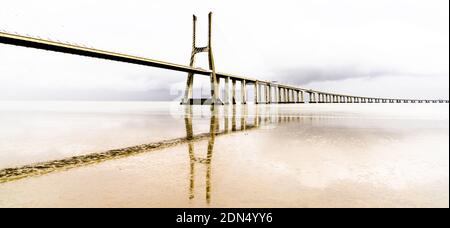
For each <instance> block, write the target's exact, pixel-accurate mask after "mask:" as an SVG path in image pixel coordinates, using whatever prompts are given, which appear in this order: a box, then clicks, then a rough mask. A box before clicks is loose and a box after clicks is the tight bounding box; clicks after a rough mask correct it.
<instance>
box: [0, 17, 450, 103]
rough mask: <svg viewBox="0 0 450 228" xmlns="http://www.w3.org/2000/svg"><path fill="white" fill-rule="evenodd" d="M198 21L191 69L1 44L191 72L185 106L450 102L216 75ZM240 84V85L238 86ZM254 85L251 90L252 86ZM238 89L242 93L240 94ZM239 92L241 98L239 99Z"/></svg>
mask: <svg viewBox="0 0 450 228" xmlns="http://www.w3.org/2000/svg"><path fill="white" fill-rule="evenodd" d="M196 22H197V17H196V16H194V17H193V42H192V52H191V58H190V63H189V66H185V65H180V64H174V63H169V62H164V61H160V60H153V59H147V58H142V57H138V56H132V55H127V54H121V53H115V52H110V51H104V50H99V49H96V48H91V47H86V46H82V45H77V44H70V43H63V42H60V41H52V40H50V39H42V38H35V37H30V36H22V35H18V34H12V33H7V32H5V31H3V32H1V31H0V43H3V44H9V45H17V46H22V47H29V48H37V49H42V50H49V51H55V52H61V53H68V54H74V55H81V56H87V57H93V58H100V59H106V60H111V61H117V62H125V63H131V64H138V65H143V66H150V67H157V68H162V69H168V70H174V71H180V72H186V73H188V76H187V83H186V90H185V94H184V98H183V100H182V102H181V103H182V104H236V103H238V102H240V103H242V104H247V103H248V92H249V89H252V90H253V96H254V103H255V104H270V103H276V104H279V103H448V102H449V101H448V100H442V99H441V100H429V99H400V98H379V97H378V98H377V97H365V96H356V95H348V94H347V95H346V94H338V93H332V92H325V91H317V90H312V89H305V88H301V87H298V86H292V85H286V84H281V83H275V82H271V81H266V80H260V79H256V78H251V77H247V76H238V75H234V74H229V73H220V72H216V69H215V65H214V58H213V51H212V39H211V37H212V14H211V13H210V14H209V27H208V28H209V30H208V44H207V46H203V47H199V46H197V45H196ZM203 52H205V53H208V61H209V70H205V69H201V68H196V67H195V66H194V64H195V57H196V55H197V54H200V53H203ZM195 74H198V75H204V76H209V77H210V81H211V98H209V99H202V98H200V99H195V98H194V96H193V85H194V75H195ZM221 81H223V82H224V87H223V88H222V89H223V90H224V94H223V95H221V94H220V90H221V83H222V82H221ZM238 83H239V85H237V84H238ZM230 84H231V88H230ZM249 85H250V87H249ZM237 86H239V87H240V91H237V88H236V87H237ZM237 92H239V94H240V96H239V97H238V96H237V94H238V93H237Z"/></svg>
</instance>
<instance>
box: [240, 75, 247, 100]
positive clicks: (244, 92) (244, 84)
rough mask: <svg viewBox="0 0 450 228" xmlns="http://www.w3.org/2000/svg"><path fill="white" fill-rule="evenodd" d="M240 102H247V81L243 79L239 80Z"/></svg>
mask: <svg viewBox="0 0 450 228" xmlns="http://www.w3.org/2000/svg"><path fill="white" fill-rule="evenodd" d="M241 103H242V104H247V82H246V81H245V80H242V81H241Z"/></svg>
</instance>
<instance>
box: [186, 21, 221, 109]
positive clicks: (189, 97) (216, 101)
mask: <svg viewBox="0 0 450 228" xmlns="http://www.w3.org/2000/svg"><path fill="white" fill-rule="evenodd" d="M196 28H197V17H196V16H195V15H193V23H192V31H193V33H192V52H191V59H190V61H189V67H191V68H193V67H194V63H195V56H196V55H197V54H199V53H202V52H207V53H208V62H209V70H210V71H211V73H210V78H211V98H210V99H207V100H206V101H203V99H202V98H201V99H197V100H199V101H200V102H199V103H200V104H202V105H203V104H210V105H223V102H222V101H221V100H220V98H219V79H218V77H217V75H216V68H215V65H214V57H213V52H212V41H211V36H212V13H211V12H210V13H209V14H208V45H207V46H206V47H197V46H196ZM193 85H194V73H192V72H190V73H188V77H187V81H186V90H185V94H184V98H183V100H182V101H181V104H184V105H191V104H197V103H198V102H197V101H196V100H195V99H194V98H193Z"/></svg>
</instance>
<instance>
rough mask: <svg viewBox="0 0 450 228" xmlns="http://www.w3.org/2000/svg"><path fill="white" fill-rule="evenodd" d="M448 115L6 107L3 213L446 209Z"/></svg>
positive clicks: (425, 108)
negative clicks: (123, 209)
mask: <svg viewBox="0 0 450 228" xmlns="http://www.w3.org/2000/svg"><path fill="white" fill-rule="evenodd" d="M448 116H449V106H448V104H301V105H300V104H288V105H258V106H255V105H246V106H241V105H237V106H220V107H216V108H213V109H211V107H199V106H196V107H191V108H187V107H184V106H180V105H178V104H176V103H164V102H1V105H0V126H2V127H1V128H0V180H2V181H0V207H6V206H12V207H53V206H57V207H67V206H68V207H205V206H211V207H448V202H449V198H448V194H449V193H448V192H449V175H448V170H449V164H448V163H449V153H448V151H449V139H448V138H449V135H448V134H449V120H448ZM174 139H177V140H176V141H171V140H174ZM178 139H179V140H178ZM161 142H164V143H161ZM171 142H172V143H171ZM137 145H155V148H154V149H151V150H148V151H147V152H146V151H145V149H142V148H147V147H134V146H137ZM123 148H126V149H124V150H123V151H126V152H127V153H125V154H124V153H122V154H120V153H118V152H117V150H120V149H123ZM152 148H153V147H152ZM111 151H113V152H111ZM114 151H116V152H114ZM105 154H106V155H105ZM99 157H101V159H98V158H99ZM89 159H92V160H89ZM9 168H14V169H15V170H12V171H10V172H9V173H7V172H2V171H4V170H6V169H9ZM2 173H3V174H5V173H7V174H8V175H6V174H5V175H3V176H1V175H2Z"/></svg>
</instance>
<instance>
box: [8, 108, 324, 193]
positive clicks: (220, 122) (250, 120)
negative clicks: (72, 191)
mask: <svg viewBox="0 0 450 228" xmlns="http://www.w3.org/2000/svg"><path fill="white" fill-rule="evenodd" d="M273 107H275V106H271V107H270V106H257V105H233V106H228V105H226V106H211V107H210V110H209V111H208V113H207V116H208V117H207V118H208V120H209V130H208V132H206V133H198V134H195V133H194V132H193V129H194V126H195V123H193V120H194V119H195V118H196V116H198V114H199V113H198V112H196V111H197V110H195V111H193V109H194V106H184V107H183V108H184V109H185V113H184V122H185V130H186V136H183V137H180V138H175V139H169V140H164V141H160V142H153V143H148V144H142V145H137V146H131V147H126V148H121V149H114V150H109V151H105V152H101V153H91V154H87V155H81V156H74V157H69V158H65V159H60V160H53V161H47V162H41V163H36V164H29V165H25V166H20V167H12V168H5V169H0V183H6V182H11V181H16V180H20V179H24V178H30V177H35V176H41V175H45V174H49V173H53V172H59V171H66V170H70V169H73V168H78V167H84V166H88V165H96V164H99V163H101V162H104V161H109V160H116V159H122V158H126V157H130V156H134V155H138V154H143V153H150V152H152V151H157V150H162V149H167V148H172V147H175V146H178V145H181V144H185V145H187V146H188V154H189V165H190V168H189V170H190V171H189V172H190V175H189V182H190V184H189V185H190V190H189V198H190V199H193V198H194V188H195V183H196V182H195V177H196V176H195V169H196V166H197V167H198V166H200V165H202V166H203V165H204V166H205V168H206V175H205V176H206V183H205V186H206V200H207V202H210V200H211V179H212V158H213V153H214V145H215V141H216V137H221V136H223V135H228V134H235V133H236V134H238V133H240V132H245V131H252V130H256V129H259V128H261V127H266V128H267V127H270V126H272V125H278V124H280V125H282V124H283V123H288V122H299V123H301V124H311V123H313V122H314V120H316V119H317V120H318V121H322V119H321V118H320V116H317V117H314V116H298V115H297V116H287V115H279V114H278V113H277V112H276V111H274V110H272V109H271V108H273ZM199 108H200V107H199ZM275 110H276V109H275ZM318 115H320V114H319V113H318ZM199 120H204V116H203V115H202V116H201V117H199ZM202 142H207V150H206V155H205V156H203V155H202V154H201V153H200V152H202V151H199V150H198V148H200V146H199V144H200V143H202ZM196 149H197V150H196ZM196 152H197V153H196Z"/></svg>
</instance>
